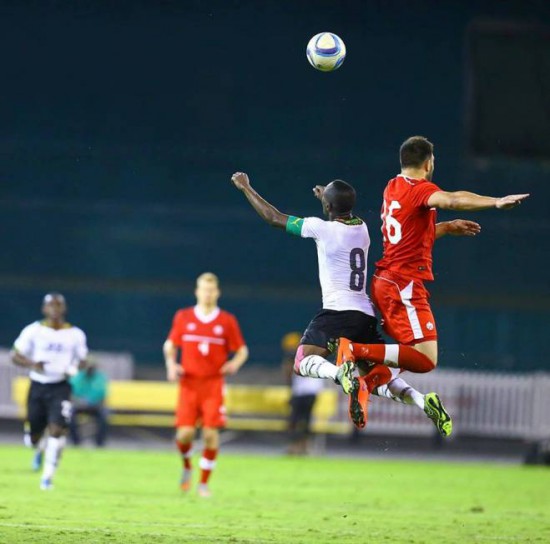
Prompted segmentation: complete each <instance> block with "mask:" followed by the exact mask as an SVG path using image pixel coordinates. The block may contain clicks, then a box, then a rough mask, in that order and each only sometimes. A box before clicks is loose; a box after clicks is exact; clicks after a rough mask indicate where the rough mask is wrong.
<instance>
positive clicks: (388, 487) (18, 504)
mask: <svg viewBox="0 0 550 544" xmlns="http://www.w3.org/2000/svg"><path fill="white" fill-rule="evenodd" d="M30 457H31V452H30V451H29V450H26V449H24V448H20V447H8V446H4V447H1V448H0V467H1V468H0V490H1V492H0V542H1V543H2V544H22V543H30V542H33V543H43V542H48V543H49V542H51V543H55V544H60V543H69V542H70V543H75V542H78V543H81V542H82V543H86V544H89V543H99V542H101V543H104V542H109V543H119V542H120V543H124V544H130V543H144V544H145V543H165V542H239V543H240V542H242V543H247V542H249V543H252V542H254V543H289V542H297V543H302V542H304V543H309V542H311V543H320V542H331V543H333V544H339V543H341V542H344V543H345V542H354V543H363V542H369V543H370V542H382V543H392V542H399V543H430V544H431V543H442V544H447V543H455V542H456V543H461V544H465V543H470V542H499V541H504V542H545V543H547V542H550V470H548V469H545V468H542V467H540V468H539V467H537V468H532V467H529V468H525V467H519V466H502V465H489V464H486V465H482V464H457V463H445V464H444V463H424V462H412V461H411V462H394V461H373V460H368V459H365V460H341V459H333V458H302V459H296V458H284V457H258V456H251V455H222V456H221V457H220V460H219V463H218V467H217V471H216V472H215V473H214V476H213V478H212V490H213V493H214V495H213V497H212V498H210V499H199V498H198V497H196V496H195V495H194V494H189V495H188V496H183V495H182V494H181V493H180V492H179V489H178V486H177V480H178V476H179V460H178V459H177V456H176V454H175V453H174V454H170V453H168V452H137V451H108V450H107V451H94V450H73V449H71V450H67V451H66V452H65V456H64V458H63V462H62V465H61V468H60V470H59V472H58V475H57V478H56V481H55V484H56V488H55V489H54V490H53V491H50V492H44V491H40V490H39V489H38V484H39V475H38V474H34V473H32V472H31V471H30V469H29V465H30Z"/></svg>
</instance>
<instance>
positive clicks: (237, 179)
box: [231, 172, 250, 191]
mask: <svg viewBox="0 0 550 544" xmlns="http://www.w3.org/2000/svg"><path fill="white" fill-rule="evenodd" d="M231 181H232V182H233V185H235V187H237V189H239V191H244V190H245V189H248V188H249V187H250V180H249V179H248V175H247V174H245V173H244V172H235V173H234V174H233V175H232V176H231Z"/></svg>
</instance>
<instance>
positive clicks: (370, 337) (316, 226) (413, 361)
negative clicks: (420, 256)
mask: <svg viewBox="0 0 550 544" xmlns="http://www.w3.org/2000/svg"><path fill="white" fill-rule="evenodd" d="M231 179H232V181H233V183H234V185H235V186H236V187H237V188H238V189H239V190H241V191H242V192H243V193H244V194H245V196H246V198H247V199H248V201H249V202H250V204H251V205H252V207H253V208H254V209H255V210H256V212H257V213H258V215H260V217H262V219H264V220H265V221H266V222H267V223H269V224H270V225H272V226H274V227H278V228H284V229H285V230H286V231H287V232H288V233H290V234H294V235H297V236H301V237H302V238H313V239H314V240H315V242H316V244H317V254H318V261H319V280H320V283H321V290H322V295H323V309H322V310H321V311H320V312H319V313H318V314H317V315H316V316H315V317H314V318H313V320H312V321H311V323H310V324H309V326H308V327H307V329H306V331H305V332H304V335H303V337H302V340H301V342H300V346H299V347H298V350H297V353H296V358H295V363H294V371H295V372H296V373H297V374H300V375H302V376H310V377H313V378H325V379H327V378H330V379H332V380H334V382H336V383H337V384H340V386H341V387H342V389H343V391H344V393H346V394H349V395H350V416H352V420H353V421H354V422H355V421H359V420H360V419H361V415H362V413H363V411H362V407H361V405H360V403H359V399H358V391H359V382H358V380H357V379H356V378H353V375H352V373H353V368H354V364H353V362H351V361H344V362H343V364H342V365H341V366H340V367H337V366H335V365H334V364H332V363H331V362H330V361H328V360H327V359H326V358H327V357H328V356H329V355H330V353H331V349H330V346H331V344H332V345H333V344H334V342H335V341H336V340H338V339H339V338H340V341H341V342H347V343H348V345H349V341H352V342H357V343H364V344H369V345H371V346H372V345H375V344H383V343H384V342H383V340H382V338H381V336H380V334H379V332H378V329H377V320H376V318H375V317H374V309H373V305H372V303H371V301H370V299H369V297H368V295H367V293H366V277H367V275H366V274H367V271H366V266H367V256H368V251H369V246H370V237H369V232H368V229H367V226H366V225H365V223H364V222H363V221H362V220H361V219H359V218H358V217H356V216H354V215H353V206H354V205H355V199H356V196H355V190H354V189H353V187H352V186H351V185H349V184H348V183H346V182H345V181H342V180H335V181H333V182H331V183H330V184H329V185H327V187H326V188H325V187H321V186H317V187H316V188H315V189H314V194H315V196H316V197H317V198H319V199H320V200H321V202H322V205H323V211H324V213H325V215H326V216H327V217H328V221H324V220H322V219H319V218H317V217H308V218H305V219H301V218H299V217H293V216H289V215H286V214H283V213H281V212H279V211H278V210H277V209H276V208H274V207H273V206H272V205H271V204H269V203H268V202H266V201H265V200H264V199H263V198H262V197H261V196H260V195H259V194H258V193H257V192H256V191H255V190H254V189H252V187H251V186H250V181H249V179H248V176H247V175H246V174H244V173H241V172H238V173H236V174H234V175H233V177H232V178H231ZM358 338H363V339H364V340H363V342H360V341H359V340H354V339H358ZM386 348H387V350H386V356H385V360H386V362H387V363H388V364H389V365H390V366H396V367H399V368H402V369H405V370H410V371H412V372H429V371H430V370H431V369H432V368H433V365H432V364H431V362H430V361H429V359H428V358H427V357H425V356H424V355H423V354H420V353H419V352H417V351H416V350H414V349H412V348H409V347H408V346H397V345H388V346H386ZM345 349H346V346H344V349H342V343H341V344H340V350H339V359H340V358H341V355H342V352H343V351H345ZM391 353H394V354H395V357H393V356H392V355H391ZM382 360H384V358H383V359H382ZM350 363H351V364H350ZM358 363H359V364H361V362H360V361H358ZM383 368H384V369H386V368H387V367H383ZM369 380H372V383H369V387H370V388H371V390H373V389H374V388H375V387H376V385H377V380H378V376H377V374H376V373H374V372H370V373H369ZM434 423H435V424H436V425H437V422H435V421H434Z"/></svg>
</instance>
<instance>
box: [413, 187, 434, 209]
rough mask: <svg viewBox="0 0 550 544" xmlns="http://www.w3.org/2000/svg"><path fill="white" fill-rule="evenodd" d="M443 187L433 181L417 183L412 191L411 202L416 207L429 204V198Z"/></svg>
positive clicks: (423, 206)
mask: <svg viewBox="0 0 550 544" xmlns="http://www.w3.org/2000/svg"><path fill="white" fill-rule="evenodd" d="M438 191H441V189H440V188H439V187H438V186H437V185H436V184H435V183H432V182H431V181H424V182H422V183H419V184H418V185H416V186H415V187H414V188H413V190H412V191H411V202H412V204H413V206H414V207H415V208H425V207H427V206H428V199H429V198H430V197H431V196H432V195H433V194H434V193H437V192H438Z"/></svg>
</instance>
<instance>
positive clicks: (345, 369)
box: [336, 361, 355, 395]
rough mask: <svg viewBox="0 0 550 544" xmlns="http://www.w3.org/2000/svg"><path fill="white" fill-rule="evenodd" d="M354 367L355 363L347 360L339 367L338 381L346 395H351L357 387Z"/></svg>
mask: <svg viewBox="0 0 550 544" xmlns="http://www.w3.org/2000/svg"><path fill="white" fill-rule="evenodd" d="M354 368H355V365H354V364H353V363H352V362H351V361H346V362H345V363H342V364H341V365H340V366H339V367H338V373H337V374H336V383H337V384H339V385H340V387H341V388H342V390H343V391H344V393H345V394H346V395H349V394H350V393H351V392H352V391H353V389H354V387H355V382H354V380H353V369H354Z"/></svg>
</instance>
